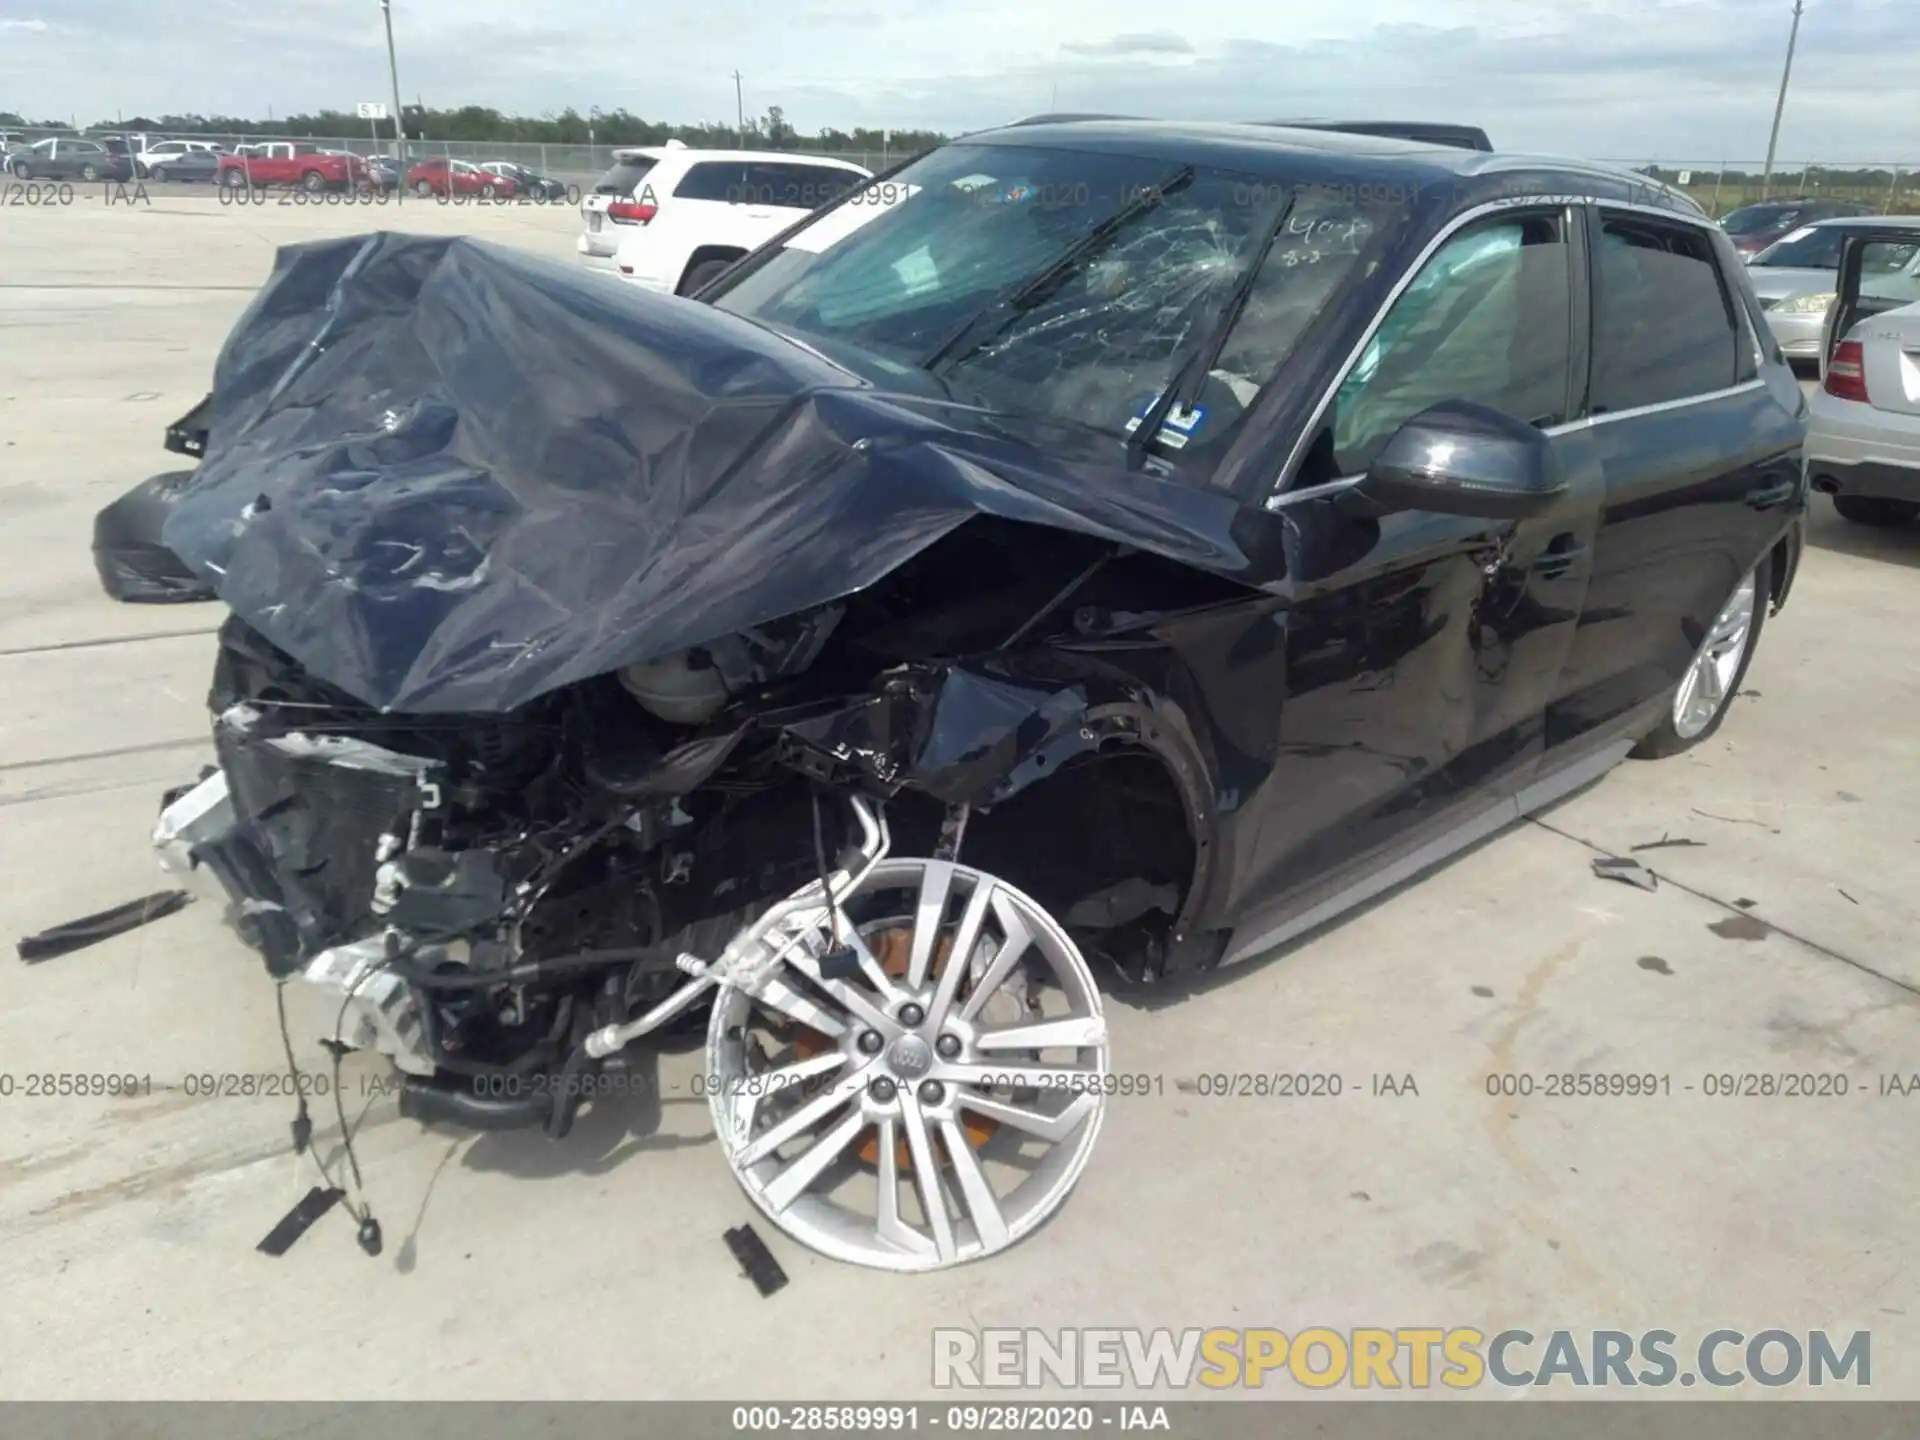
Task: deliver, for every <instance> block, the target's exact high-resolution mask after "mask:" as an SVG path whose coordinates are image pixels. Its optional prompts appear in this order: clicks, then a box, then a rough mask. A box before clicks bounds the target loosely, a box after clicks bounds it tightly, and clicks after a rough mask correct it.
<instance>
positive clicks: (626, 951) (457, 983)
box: [386, 946, 673, 990]
mask: <svg viewBox="0 0 1920 1440" xmlns="http://www.w3.org/2000/svg"><path fill="white" fill-rule="evenodd" d="M640 960H658V961H659V962H660V965H661V967H662V968H663V969H664V968H671V966H672V963H673V962H672V960H671V959H670V958H664V957H662V956H661V954H660V951H659V950H658V948H656V947H651V946H645V947H643V946H628V947H625V948H621V949H613V950H581V951H578V952H576V953H575V954H572V955H554V956H550V957H549V958H547V959H545V960H525V961H522V962H521V963H520V964H518V965H509V966H507V967H506V968H505V969H502V970H452V971H448V970H427V969H423V968H421V967H420V966H418V965H413V964H409V963H408V962H407V961H405V960H389V961H388V962H387V965H386V968H387V969H388V970H390V971H392V972H393V973H394V974H395V975H398V976H399V977H400V978H401V979H402V980H405V981H406V982H407V983H408V984H409V985H418V986H419V987H420V988H421V989H422V990H484V989H491V988H492V987H494V986H496V985H529V984H533V983H535V982H536V981H540V980H551V979H554V978H555V977H556V976H560V975H568V974H572V973H573V972H574V971H576V970H595V969H600V968H602V967H604V966H609V965H631V964H633V963H634V962H636V961H640Z"/></svg>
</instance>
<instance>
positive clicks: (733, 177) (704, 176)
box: [673, 160, 747, 205]
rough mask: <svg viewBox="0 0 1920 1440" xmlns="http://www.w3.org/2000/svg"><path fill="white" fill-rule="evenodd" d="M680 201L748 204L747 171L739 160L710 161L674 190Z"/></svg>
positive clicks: (684, 178) (686, 176) (695, 168)
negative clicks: (746, 200) (746, 199)
mask: <svg viewBox="0 0 1920 1440" xmlns="http://www.w3.org/2000/svg"><path fill="white" fill-rule="evenodd" d="M673 194H674V198H675V199H678V200H718V201H720V202H721V203H722V204H728V205H740V204H744V203H745V198H746V194H747V167H746V166H745V165H744V164H743V163H742V162H740V161H738V160H709V161H707V162H706V163H705V164H703V165H695V166H693V167H692V168H691V169H689V170H688V171H687V173H686V174H685V175H683V176H681V177H680V183H679V184H678V185H676V186H674V187H673Z"/></svg>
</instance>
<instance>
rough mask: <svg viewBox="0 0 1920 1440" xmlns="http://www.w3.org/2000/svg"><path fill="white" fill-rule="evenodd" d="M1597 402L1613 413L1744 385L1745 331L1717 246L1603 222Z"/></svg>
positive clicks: (1598, 408)
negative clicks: (1738, 319) (1741, 382)
mask: <svg viewBox="0 0 1920 1440" xmlns="http://www.w3.org/2000/svg"><path fill="white" fill-rule="evenodd" d="M1595 258H1596V261H1597V266H1596V270H1597V276H1598V287H1599V293H1598V295H1597V296H1596V298H1595V304H1594V325H1593V395H1592V402H1591V406H1590V408H1591V409H1592V410H1593V412H1594V413H1595V414H1596V415H1598V414H1604V413H1606V412H1608V411H1614V410H1631V409H1634V408H1636V407H1638V406H1642V405H1658V404H1661V403H1663V402H1666V401H1670V400H1686V399H1689V398H1691V397H1693V396H1696V395H1708V394H1711V393H1712V392H1714V391H1715V390H1725V389H1726V388H1728V387H1729V386H1731V385H1734V384H1736V383H1738V380H1739V377H1740V371H1741V366H1740V351H1741V344H1740V327H1739V325H1738V324H1737V323H1736V321H1735V318H1734V311H1733V305H1732V302H1731V300H1730V299H1729V297H1728V295H1727V292H1726V287H1725V286H1724V285H1723V284H1722V283H1721V278H1720V268H1719V265H1718V264H1717V263H1716V262H1715V259H1714V253H1713V246H1712V243H1711V242H1710V240H1709V238H1708V237H1707V236H1706V235H1704V234H1702V233H1699V232H1697V231H1695V230H1693V229H1692V228H1691V227H1688V226H1681V225H1662V224H1661V223H1659V222H1658V221H1650V220H1643V219H1640V218H1639V217H1637V216H1618V215H1614V216H1606V217H1605V218H1603V220H1602V221H1601V232H1600V246H1599V254H1598V255H1597V256H1596V257H1595Z"/></svg>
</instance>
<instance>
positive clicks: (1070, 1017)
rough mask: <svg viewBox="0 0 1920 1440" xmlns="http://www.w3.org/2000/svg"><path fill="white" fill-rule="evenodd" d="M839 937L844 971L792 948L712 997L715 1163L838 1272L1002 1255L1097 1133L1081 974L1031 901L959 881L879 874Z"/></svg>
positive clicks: (890, 867) (885, 870)
mask: <svg viewBox="0 0 1920 1440" xmlns="http://www.w3.org/2000/svg"><path fill="white" fill-rule="evenodd" d="M808 889H809V890H810V891H811V893H812V894H813V895H814V896H815V897H816V903H817V896H818V894H819V888H818V886H812V887H808ZM807 893H808V891H807V890H803V891H801V892H797V894H796V897H795V898H799V897H800V896H804V895H806V894H807ZM842 923H843V925H844V927H845V929H844V930H843V932H842V933H843V934H851V935H852V936H853V937H854V943H853V945H852V946H851V947H850V948H851V954H850V955H842V956H841V957H839V961H838V964H837V965H836V963H835V957H833V956H831V955H829V956H828V957H827V961H826V968H825V971H824V972H823V970H822V968H821V963H820V962H816V961H815V960H814V959H813V958H811V954H810V953H809V952H808V951H807V950H805V949H804V948H803V947H799V946H794V947H790V948H789V950H788V952H787V955H786V958H785V959H784V960H783V961H782V962H781V963H780V964H779V965H777V966H775V967H774V968H773V970H772V971H771V972H770V973H768V974H766V975H764V976H763V977H761V978H760V979H758V980H756V981H754V982H753V984H752V991H753V993H751V994H748V993H747V992H746V991H745V990H743V989H740V988H736V987H729V988H727V989H724V990H723V991H722V992H721V994H720V996H719V998H718V999H717V1000H716V1001H715V1003H714V1007H713V1016H712V1020H711V1023H710V1027H709V1029H708V1034H707V1074H706V1075H705V1076H704V1077H702V1078H703V1082H704V1084H705V1085H706V1087H707V1090H708V1098H709V1103H710V1105H711V1107H712V1111H713V1125H714V1131H715V1133H716V1134H717V1135H718V1136H719V1137H720V1145H721V1149H722V1151H723V1153H724V1154H725V1155H726V1157H727V1163H728V1164H729V1165H731V1166H732V1167H733V1172H734V1175H735V1177H736V1178H737V1179H738V1180H739V1181H740V1184H741V1186H742V1188H744V1189H745V1190H746V1192H747V1194H748V1196H749V1197H750V1198H751V1199H752V1200H753V1203H754V1204H755V1205H757V1206H758V1207H759V1208H760V1210H761V1212H762V1213H763V1214H765V1215H766V1217H767V1219H768V1220H770V1221H772V1222H773V1224H775V1225H776V1226H778V1227H779V1228H780V1229H781V1230H783V1231H784V1232H786V1233H787V1234H788V1235H790V1236H792V1237H793V1238H794V1239H795V1240H797V1241H799V1242H800V1243H801V1244H803V1245H806V1246H808V1247H809V1248H811V1249H813V1250H817V1251H819V1252H820V1253H821V1254H823V1255H827V1256H830V1257H832V1258H833V1259H836V1260H844V1261H848V1262H851V1263H852V1264H856V1265H867V1266H872V1267H874V1268H877V1269H883V1270H939V1269H944V1268H946V1267H948V1266H952V1265H958V1264H962V1263H964V1262H966V1261H969V1260H978V1259H981V1258H983V1257H985V1256H988V1255H992V1254H994V1253H996V1252H997V1251H1000V1250H1004V1249H1006V1248H1007V1247H1008V1246H1010V1245H1012V1244H1013V1243H1014V1242H1015V1241H1017V1240H1019V1239H1020V1238H1021V1237H1022V1236H1024V1235H1026V1234H1027V1233H1028V1232H1030V1231H1031V1230H1033V1229H1034V1228H1035V1227H1036V1226H1038V1225H1040V1224H1041V1223H1042V1222H1043V1221H1045V1220H1046V1219H1047V1217H1048V1216H1050V1215H1052V1214H1053V1213H1054V1212H1055V1211H1056V1210H1058V1209H1059V1208H1060V1206H1061V1205H1062V1204H1063V1203H1064V1202H1065V1200H1066V1198H1067V1195H1068V1192H1070V1191H1071V1190H1072V1189H1073V1186H1074V1182H1075V1181H1077V1180H1078V1179H1079V1178H1080V1172H1081V1170H1082V1169H1083V1168H1084V1167H1085V1166H1086V1163H1087V1157H1088V1156H1089V1155H1090V1154H1091V1153H1092V1150H1093V1144H1094V1140H1095V1139H1096V1137H1097V1136H1098V1135H1099V1132H1100V1122H1101V1119H1102V1117H1103V1116H1104V1114H1105V1106H1106V1089H1107V1076H1108V1068H1107V1024H1106V1018H1105V1016H1104V1015H1103V1013H1102V1011H1101V1006H1100V993H1099V990H1098V988H1097V987H1096V986H1095V984H1094V979H1093V975H1092V972H1091V971H1090V970H1089V969H1088V967H1087V962H1086V960H1085V959H1084V958H1083V957H1082V956H1081V954H1080V951H1079V948H1078V947H1077V946H1075V944H1074V943H1073V941H1072V940H1071V939H1069V938H1068V936H1067V934H1066V932H1065V931H1064V930H1062V929H1061V928H1060V926H1059V925H1058V924H1056V923H1055V922H1054V920H1053V918H1052V917H1051V916H1050V915H1048V914H1047V912H1046V911H1045V910H1043V909H1041V907H1040V906H1039V905H1038V904H1036V903H1035V902H1034V901H1033V900H1031V899H1030V898H1028V897H1027V896H1026V895H1023V894H1021V893H1020V891H1018V890H1016V889H1014V888H1013V887H1012V886H1011V885H1008V884H1006V883H1005V882H1004V881H1001V880H998V879H996V878H994V877H993V876H991V875H987V874H985V873H983V872H981V871H979V870H974V869H971V868H970V867H968V866H965V865H958V864H949V863H947V862H944V861H939V860H928V859H909V858H901V859H889V860H883V861H881V862H880V863H879V864H878V865H877V866H876V867H875V868H874V870H873V872H872V874H871V875H870V876H869V877H868V878H867V880H866V882H865V883H864V884H863V885H862V886H861V887H860V889H859V890H858V892H857V893H855V894H854V895H853V896H852V897H850V899H849V900H848V902H847V905H846V909H845V911H844V913H843V918H842ZM817 933H821V934H822V935H823V938H824V926H823V927H822V930H821V932H817Z"/></svg>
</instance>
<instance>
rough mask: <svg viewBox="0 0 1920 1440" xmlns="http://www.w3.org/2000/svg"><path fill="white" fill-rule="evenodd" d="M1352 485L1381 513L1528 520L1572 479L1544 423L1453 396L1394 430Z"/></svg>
mask: <svg viewBox="0 0 1920 1440" xmlns="http://www.w3.org/2000/svg"><path fill="white" fill-rule="evenodd" d="M1354 489H1355V491H1356V493H1357V494H1359V495H1360V496H1362V497H1364V498H1365V499H1366V500H1367V501H1369V502H1370V503H1371V504H1372V505H1373V506H1375V507H1377V508H1378V509H1379V510H1381V511H1383V512H1389V513H1390V512H1393V511H1397V510H1427V511H1431V512H1434V513H1437V514H1441V515H1472V516H1476V517H1478V518H1481V519H1486V520H1524V519H1527V518H1528V517H1529V516H1533V515H1538V514H1540V513H1541V512H1542V511H1544V510H1547V509H1549V508H1550V507H1551V506H1552V505H1553V504H1554V502H1555V501H1557V500H1558V499H1559V498H1560V497H1561V496H1562V495H1563V494H1565V493H1566V490H1567V482H1566V479H1565V477H1564V476H1563V475H1562V474H1561V471H1560V462H1559V459H1558V457H1557V456H1556V455H1555V454H1554V451H1553V444H1552V442H1551V441H1550V440H1549V439H1548V438H1547V436H1546V435H1545V434H1543V433H1542V432H1541V431H1540V430H1539V429H1538V428H1536V427H1535V426H1532V425H1528V424H1526V423H1525V422H1524V421H1520V420H1515V419H1514V418H1513V417H1512V416H1510V415H1505V414H1502V413H1501V412H1500V411H1498V410H1495V409H1492V408H1491V407H1489V406H1486V405H1478V404H1474V403H1473V402H1471V401H1467V400H1449V401H1447V402H1446V403H1445V404H1442V405H1435V406H1434V407H1433V408H1432V409H1430V410H1423V411H1422V412H1421V413H1420V414H1418V415H1416V416H1414V417H1413V418H1412V419H1411V420H1409V421H1407V422H1406V424H1404V425H1402V426H1401V427H1400V428H1399V429H1398V430H1396V431H1394V433H1393V435H1392V436H1391V437H1390V438H1389V439H1388V440H1387V443H1386V444H1385V445H1384V446H1383V447H1381V450H1380V453H1379V454H1378V455H1376V456H1375V457H1374V461H1373V463H1372V464H1371V465H1369V466H1368V467H1367V473H1366V474H1365V475H1364V476H1362V477H1361V480H1360V483H1359V484H1358V485H1357V486H1355V487H1354Z"/></svg>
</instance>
